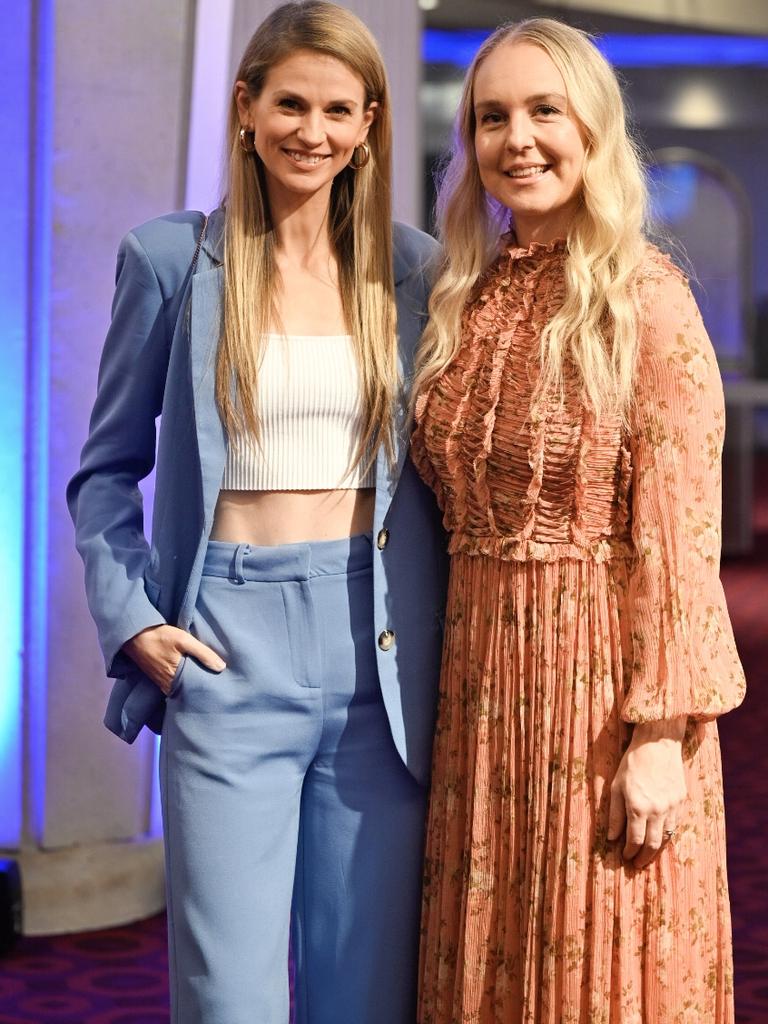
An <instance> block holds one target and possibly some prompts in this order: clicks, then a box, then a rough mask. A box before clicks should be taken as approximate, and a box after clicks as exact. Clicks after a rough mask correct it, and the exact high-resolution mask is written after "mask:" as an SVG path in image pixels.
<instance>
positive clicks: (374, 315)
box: [216, 0, 398, 464]
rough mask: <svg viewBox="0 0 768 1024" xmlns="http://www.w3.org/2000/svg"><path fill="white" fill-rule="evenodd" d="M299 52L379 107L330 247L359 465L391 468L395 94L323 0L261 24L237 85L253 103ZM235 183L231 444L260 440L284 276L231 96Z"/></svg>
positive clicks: (229, 292)
mask: <svg viewBox="0 0 768 1024" xmlns="http://www.w3.org/2000/svg"><path fill="white" fill-rule="evenodd" d="M297 50H314V51H316V52H318V53H322V54H326V55H330V56H332V57H336V58H337V59H338V60H340V61H342V62H343V63H345V64H346V65H347V66H348V67H349V68H350V69H351V70H352V71H353V72H354V73H355V74H356V75H357V76H358V77H359V78H360V79H361V81H362V83H363V86H364V89H365V100H366V106H368V105H369V104H371V103H374V102H375V103H376V104H377V106H376V111H375V117H374V121H373V123H372V125H371V127H370V130H369V133H368V139H367V142H368V146H369V148H370V160H369V161H368V163H367V165H366V166H364V167H361V168H359V169H358V170H354V169H353V168H352V167H349V166H348V167H345V168H344V170H343V171H341V173H340V174H338V175H337V176H336V178H335V180H334V182H333V187H332V190H331V203H330V211H329V226H330V234H331V244H332V245H333V248H334V251H335V252H336V255H337V257H338V264H339V291H340V294H341V302H342V308H343V311H344V317H345V320H346V322H347V328H348V330H349V331H350V333H351V334H352V337H353V339H354V350H355V356H356V360H357V364H358V370H359V376H360V383H361V393H362V401H363V409H364V412H363V429H362V432H361V437H360V439H359V445H358V450H357V452H356V453H355V455H354V457H353V464H356V463H358V462H360V461H361V460H362V459H363V458H366V460H367V461H368V460H370V459H372V458H373V457H374V455H375V452H376V451H377V450H378V449H379V447H380V446H381V445H383V446H384V448H385V450H386V452H387V455H388V457H389V458H390V459H392V458H393V451H394V446H393V438H392V408H393V402H394V400H395V396H396V393H397V384H398V381H397V335H396V310H395V301H394V283H393V276H392V215H391V152H392V128H391V114H390V100H389V87H388V83H387V75H386V71H385V69H384V62H383V60H382V58H381V54H380V52H379V49H378V46H377V45H376V41H375V40H374V38H373V36H372V35H371V33H370V32H369V31H368V29H367V28H366V27H365V25H364V24H363V23H362V21H360V19H359V18H357V17H356V16H355V15H354V14H352V13H351V11H348V10H347V9H346V8H344V7H339V6H337V5H336V4H333V3H326V2H324V0H298V2H291V3H286V4H283V5H281V6H280V7H277V8H276V9H275V10H274V11H272V13H271V14H269V15H268V17H267V18H266V19H265V20H264V21H263V22H262V23H261V24H260V25H259V27H258V29H257V30H256V32H255V33H254V35H253V36H252V38H251V40H250V42H249V43H248V46H247V48H246V50H245V53H244V54H243V58H242V60H241V62H240V66H239V68H238V70H237V75H236V80H242V81H244V82H245V83H246V84H247V86H248V90H249V92H250V94H251V96H253V97H257V96H258V95H259V94H260V92H261V90H262V88H263V87H264V81H265V79H266V76H267V74H268V72H269V70H270V68H272V67H274V65H276V64H277V63H279V62H280V61H281V60H283V59H285V58H286V57H288V56H290V55H291V54H292V53H294V52H295V51H297ZM228 150H229V158H228V184H227V192H226V198H225V201H224V206H225V227H224V313H223V326H222V334H221V338H220V342H219V349H218V356H217V366H216V400H217V403H218V407H219V412H220V414H221V418H222V420H223V422H224V426H225V428H226V430H227V432H228V434H229V436H230V438H239V437H242V436H243V435H244V434H246V433H247V434H251V435H252V436H254V437H255V438H256V439H258V438H259V433H260V431H259V416H258V409H257V407H256V399H255V395H256V383H257V379H258V369H259V363H260V358H261V352H262V348H263V340H262V339H263V337H264V335H265V334H266V333H267V331H268V330H269V325H270V321H271V320H274V322H276V323H277V322H279V320H278V318H277V316H276V310H275V301H274V300H275V291H276V285H277V283H278V271H277V266H276V261H275V246H276V239H275V232H274V228H273V225H272V219H271V216H270V210H269V202H268V198H267V191H266V186H265V177H264V168H263V164H262V162H261V160H260V158H259V156H258V154H256V153H253V152H250V153H247V152H245V151H244V150H243V148H242V146H241V144H240V118H239V115H238V110H237V104H236V101H235V98H234V92H233V97H232V102H231V105H230V109H229V122H228Z"/></svg>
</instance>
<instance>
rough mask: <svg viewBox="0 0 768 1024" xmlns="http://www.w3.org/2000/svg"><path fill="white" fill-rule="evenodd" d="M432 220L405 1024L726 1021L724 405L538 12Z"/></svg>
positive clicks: (575, 39) (588, 88)
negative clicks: (413, 932) (417, 836)
mask: <svg viewBox="0 0 768 1024" xmlns="http://www.w3.org/2000/svg"><path fill="white" fill-rule="evenodd" d="M439 212H440V224H441V233H442V240H443V243H444V246H445V250H444V253H445V255H444V261H443V264H442V267H441V271H440V275H439V277H438V280H437V282H436V285H435V288H434V291H433V293H432V300H431V305H430V308H431V313H432V320H431V325H430V327H429V328H428V331H427V334H426V335H425V339H424V342H423V347H422V351H421V357H420V370H419V376H418V379H417V387H418V389H419V392H420V393H419V398H418V401H417V406H416V419H417V428H416V434H415V438H414V449H413V450H414V458H415V460H416V463H417V465H418V467H419V470H420V472H421V474H422V476H423V477H424V479H425V480H427V481H428V482H429V483H430V484H431V485H432V487H433V488H434V489H435V491H436V493H437V495H438V499H439V501H440V503H441V507H442V509H443V512H444V518H445V523H446V526H447V527H448V528H449V530H450V532H451V552H452V567H451V583H450V594H449V606H448V613H447V622H446V639H445V648H444V657H443V671H442V684H441V701H440V710H439V720H438V728H437V737H436V745H435V752H434V773H433V782H432V787H433V788H432V801H431V811H430V819H429V828H428V848H427V872H426V892H425V903H424V913H423V937H422V970H421V995H420V1011H419V1013H420V1015H419V1024H496V1022H499V1024H501V1022H503V1024H523V1022H524V1024H544V1022H546V1024H614V1022H615V1024H619V1022H620V1024H710V1022H712V1024H715V1022H716V1024H721V1022H731V1021H733V997H732V967H731V934H730V918H729V909H728V891H727V879H726V868H725V833H724V822H723V791H722V780H721V770H720V753H719V748H718V739H717V726H716V724H715V719H716V718H717V716H718V715H720V714H722V713H723V712H725V711H728V710H730V709H731V708H733V707H735V706H736V705H737V704H738V703H739V702H740V701H741V699H742V697H743V694H744V678H743V674H742V670H741V666H740V664H739V660H738V656H737V653H736V649H735V646H734V642H733V635H732V631H731V626H730V623H729V620H728V613H727V609H726V606H725V600H724V596H723V592H722V588H721V585H720V581H719V577H718V567H719V548H720V455H721V448H722V441H723V431H724V409H723V394H722V386H721V382H720V378H719V375H718V369H717V364H716V361H715V356H714V353H713V350H712V346H711V344H710V342H709V340H708V338H707V335H706V332H705V330H704V327H703V324H702V321H701V317H700V315H699V312H698V310H697V308H696V305H695V302H694V300H693V298H692V296H691V293H690V291H689V288H688V286H687V283H686V280H685V278H684V277H683V275H682V274H681V273H680V271H679V270H678V269H677V268H676V267H675V266H674V265H673V264H672V262H671V261H670V260H669V259H667V258H666V257H665V256H663V255H662V254H661V253H660V252H659V251H658V250H657V249H656V248H654V247H653V246H652V245H651V244H649V243H648V241H647V240H646V238H645V236H644V233H643V224H644V220H645V213H646V190H645V184H644V179H643V174H642V170H641V167H640V163H639V160H638V158H637V155H636V151H635V148H634V146H633V143H632V141H631V138H630V136H629V135H628V133H627V129H626V126H625V118H624V108H623V103H622V98H621V94H620V90H619V88H618V85H617V82H616V78H615V75H614V73H613V71H612V69H611V68H610V66H609V65H608V64H607V62H606V61H605V60H604V59H603V57H602V56H601V55H600V53H599V51H598V50H597V49H596V47H595V46H594V45H593V44H592V42H591V41H590V39H589V37H587V36H585V35H584V34H583V33H581V32H579V31H577V30H576V29H572V28H569V27H567V26H565V25H562V24H559V23H558V22H555V21H551V20H548V19H536V20H532V21H528V22H524V23H522V24H519V25H517V26H507V27H504V28H502V29H499V30H498V31H497V32H496V33H495V34H494V35H493V36H491V37H490V39H489V40H488V41H487V42H486V43H485V44H484V45H483V47H482V48H481V50H480V51H479V53H478V54H477V57H476V58H475V60H474V62H473V64H472V67H471V68H470V70H469V73H468V76H467V81H466V84H465V88H464V94H463V99H462V103H461V108H460V111H459V115H458V131H457V142H456V148H455V150H454V153H453V156H452V160H451V163H450V165H449V167H448V170H447V173H446V176H445V178H444V181H443V184H442V189H441V193H440V201H439ZM508 226H509V228H510V230H509V232H508V233H506V234H504V233H502V232H503V231H504V229H505V228H507V227H508Z"/></svg>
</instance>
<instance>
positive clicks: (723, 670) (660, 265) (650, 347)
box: [622, 256, 745, 722]
mask: <svg viewBox="0 0 768 1024" xmlns="http://www.w3.org/2000/svg"><path fill="white" fill-rule="evenodd" d="M653 263H654V266H653V268H652V269H651V270H650V272H649V273H648V274H647V276H645V278H644V280H643V282H642V284H641V287H640V299H641V310H642V312H641V324H642V327H641V339H640V354H639V362H638V368H637V376H636V385H635V404H634V407H633V410H632V414H631V424H630V438H629V447H630V452H631V460H632V485H631V486H632V491H631V497H632V501H631V515H632V540H633V544H634V548H635V556H636V557H635V561H634V563H633V568H632V571H631V575H630V581H629V594H628V602H627V610H628V614H629V621H628V626H629V631H630V633H631V637H632V652H633V654H632V664H631V666H630V669H631V680H630V684H629V689H628V692H627V695H626V699H625V701H624V705H623V708H622V718H623V719H624V720H625V721H627V722H646V721H654V720H659V719H663V718H675V717H678V716H682V715H688V716H691V717H693V718H696V719H702V720H706V719H710V718H714V717H715V716H717V715H720V714H722V713H723V712H725V711H729V710H731V709H732V708H734V707H735V706H736V705H738V704H739V703H740V702H741V700H742V699H743V697H744V690H745V681H744V673H743V670H742V667H741V664H740V662H739V657H738V654H737V652H736V646H735V643H734V639H733V631H732V629H731V624H730V620H729V618H728V610H727V607H726V603H725V595H724V593H723V588H722V585H721V583H720V577H719V570H720V518H721V478H720V463H721V454H722V447H723V436H724V432H725V409H724V402H723V388H722V383H721V380H720V374H719V371H718V367H717V362H716V359H715V354H714V351H713V349H712V345H711V342H710V340H709V338H708V337H707V333H706V330H705V328H704V324H703V323H702V319H701V315H700V313H699V310H698V308H697V306H696V302H695V300H694V298H693V296H692V294H691V291H690V289H689V287H688V285H687V282H686V281H685V279H684V278H683V277H682V275H681V274H680V273H679V271H677V270H676V268H674V267H673V266H672V264H671V263H669V262H668V261H666V260H662V259H661V258H660V257H658V256H657V257H656V258H655V259H654V260H653Z"/></svg>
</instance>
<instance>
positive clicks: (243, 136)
mask: <svg viewBox="0 0 768 1024" xmlns="http://www.w3.org/2000/svg"><path fill="white" fill-rule="evenodd" d="M249 135H250V136H251V138H250V140H249V139H248V136H249ZM240 148H241V149H242V151H243V152H244V153H255V152H256V140H255V138H254V132H252V131H251V130H250V129H248V128H241V129H240Z"/></svg>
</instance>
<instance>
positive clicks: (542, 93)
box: [473, 41, 586, 245]
mask: <svg viewBox="0 0 768 1024" xmlns="http://www.w3.org/2000/svg"><path fill="white" fill-rule="evenodd" d="M473 105H474V113H475V140H474V142H475V155H476V157H477V165H478V170H479V172H480V178H481V180H482V183H483V186H484V188H485V189H486V191H487V192H489V193H490V194H491V195H492V196H493V197H494V198H495V199H497V200H498V201H499V202H500V203H502V204H503V205H504V206H506V207H507V208H508V209H509V210H511V211H512V215H513V220H514V226H515V232H516V235H517V240H518V242H519V243H520V244H521V245H527V244H528V243H529V242H531V241H539V242H550V241H552V240H553V239H554V238H558V237H562V236H564V235H565V234H566V232H567V230H568V225H569V222H570V220H571V218H572V216H573V213H574V211H575V209H576V208H577V206H578V204H579V201H580V197H581V177H582V169H583V166H584V157H585V153H586V149H585V142H584V137H583V133H582V129H581V127H580V125H579V124H578V122H577V121H576V120H575V118H574V117H573V115H572V114H571V113H570V111H569V105H568V100H567V97H566V87H565V83H564V81H563V77H562V75H561V74H560V72H559V71H558V69H557V67H556V66H555V64H554V63H553V61H552V60H551V58H550V57H549V56H548V54H547V53H545V51H544V50H542V49H541V48H540V47H538V46H534V45H533V44H531V43H527V42H514V41H512V42H509V43H502V44H501V45H500V46H497V47H496V49H495V50H493V51H492V52H491V53H490V54H489V55H488V56H487V57H486V58H485V60H483V62H482V63H481V64H480V67H479V68H478V70H477V73H476V75H475V82H474V90H473Z"/></svg>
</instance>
